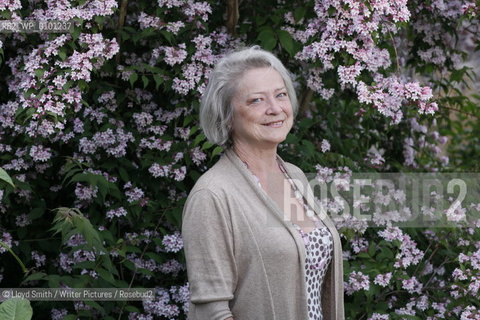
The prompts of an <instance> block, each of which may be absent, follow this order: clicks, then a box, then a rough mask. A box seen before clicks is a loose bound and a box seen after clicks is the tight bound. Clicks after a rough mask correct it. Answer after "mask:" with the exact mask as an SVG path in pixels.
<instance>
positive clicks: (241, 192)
mask: <svg viewBox="0 0 480 320" xmlns="http://www.w3.org/2000/svg"><path fill="white" fill-rule="evenodd" d="M296 111H297V99H296V95H295V91H294V88H293V85H292V81H291V79H290V76H289V73H288V71H287V70H286V69H285V67H284V66H283V64H282V63H281V62H280V61H279V60H278V59H277V58H276V57H275V56H274V55H272V54H271V53H269V52H266V51H264V50H261V49H259V48H258V47H251V48H246V49H243V50H240V51H236V52H233V53H231V54H229V55H227V56H226V57H224V58H223V59H221V60H220V61H219V62H218V64H217V65H216V67H215V69H214V71H213V72H212V74H211V76H210V79H209V83H208V86H207V88H206V91H205V93H204V95H203V98H202V103H201V107H200V125H201V127H202V129H203V132H204V133H205V136H206V137H207V139H208V140H209V141H211V142H213V143H215V144H218V145H221V146H223V147H224V149H225V151H224V153H223V154H222V156H221V157H220V159H219V160H218V162H217V163H216V164H215V165H214V166H213V167H212V168H210V169H209V170H208V171H207V172H205V173H204V174H203V175H202V176H201V177H200V179H198V181H197V183H196V184H195V186H194V187H193V189H192V190H191V192H190V194H189V196H188V199H187V202H186V204H185V207H184V211H183V225H182V235H183V239H184V245H185V257H186V262H187V274H188V280H189V283H190V292H191V297H190V308H189V317H188V318H189V319H191V320H194V319H195V320H212V319H213V320H216V319H218V320H225V319H229V320H231V319H235V320H247V319H248V320H256V319H272V320H273V319H276V320H313V319H324V320H341V319H344V310H343V264H342V249H341V243H340V238H339V235H338V232H337V231H336V229H335V227H334V225H333V224H332V221H331V220H330V219H329V218H328V217H327V216H325V215H322V214H321V211H320V208H319V206H318V205H317V204H316V202H315V201H314V197H313V193H312V190H311V188H309V186H308V181H307V178H306V177H305V174H304V173H303V172H302V171H301V170H300V169H299V168H298V167H296V166H295V165H293V164H290V163H287V162H285V161H283V160H282V159H281V158H280V157H279V156H278V155H277V147H278V144H279V143H281V142H282V141H284V140H285V138H286V137H287V134H288V132H289V131H290V129H291V128H292V124H293V119H294V116H295V113H296Z"/></svg>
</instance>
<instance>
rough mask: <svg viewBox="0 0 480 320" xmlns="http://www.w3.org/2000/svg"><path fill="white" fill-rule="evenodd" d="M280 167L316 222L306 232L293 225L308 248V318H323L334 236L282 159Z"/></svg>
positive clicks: (314, 319)
mask: <svg viewBox="0 0 480 320" xmlns="http://www.w3.org/2000/svg"><path fill="white" fill-rule="evenodd" d="M243 163H244V164H245V166H246V167H247V169H249V168H248V164H247V163H246V162H243ZM278 167H279V168H280V170H281V171H282V172H283V174H284V175H285V177H286V178H287V180H288V181H289V182H290V185H291V186H292V189H293V191H294V195H295V198H296V199H297V200H298V202H299V203H300V204H301V205H303V207H304V209H305V213H306V215H307V216H308V217H310V218H311V219H312V220H313V221H314V223H315V228H314V229H313V230H312V231H311V232H308V233H306V232H304V231H303V229H302V228H301V227H300V226H298V225H297V224H295V223H293V222H292V224H293V226H294V227H295V228H296V229H297V230H298V232H299V233H300V235H301V236H302V238H303V241H304V243H305V249H306V257H305V281H306V284H307V285H306V288H307V307H308V320H323V315H322V304H321V301H322V300H321V294H322V284H323V279H324V278H325V274H326V272H327V269H328V265H329V263H330V261H331V260H332V255H333V237H332V234H331V233H330V231H329V230H328V228H327V227H326V226H325V225H324V224H323V222H322V221H321V220H320V219H318V218H317V217H316V216H315V214H314V211H313V210H312V208H311V207H310V206H309V205H308V204H307V202H306V201H305V199H304V198H303V196H302V194H301V193H300V191H299V190H298V188H297V186H296V185H295V183H294V182H293V180H292V179H291V178H290V177H289V175H288V173H287V170H286V169H285V168H284V167H283V165H282V164H281V162H280V161H278ZM250 172H251V171H250ZM251 173H252V175H253V177H254V178H255V181H256V182H257V184H258V185H259V187H262V185H261V184H260V179H258V177H257V176H256V175H255V174H254V173H253V172H251Z"/></svg>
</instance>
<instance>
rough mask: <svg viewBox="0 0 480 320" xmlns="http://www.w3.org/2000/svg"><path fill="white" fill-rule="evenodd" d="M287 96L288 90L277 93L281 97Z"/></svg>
mask: <svg viewBox="0 0 480 320" xmlns="http://www.w3.org/2000/svg"><path fill="white" fill-rule="evenodd" d="M286 96H287V93H286V92H281V93H279V94H278V95H277V97H279V98H283V97H286Z"/></svg>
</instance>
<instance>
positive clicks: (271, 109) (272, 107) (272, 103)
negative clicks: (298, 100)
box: [267, 98, 282, 114]
mask: <svg viewBox="0 0 480 320" xmlns="http://www.w3.org/2000/svg"><path fill="white" fill-rule="evenodd" d="M280 112H282V106H281V104H280V101H277V100H276V99H274V98H270V99H268V108H267V113H268V114H277V113H280Z"/></svg>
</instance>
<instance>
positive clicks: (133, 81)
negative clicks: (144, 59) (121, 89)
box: [130, 72, 138, 87]
mask: <svg viewBox="0 0 480 320" xmlns="http://www.w3.org/2000/svg"><path fill="white" fill-rule="evenodd" d="M137 79H138V74H137V73H135V72H134V73H132V74H131V75H130V85H131V86H132V87H133V84H134V83H135V81H137Z"/></svg>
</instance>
